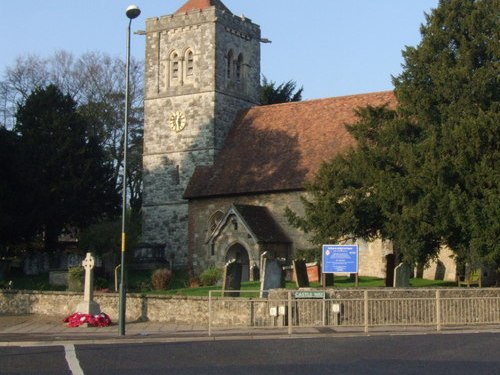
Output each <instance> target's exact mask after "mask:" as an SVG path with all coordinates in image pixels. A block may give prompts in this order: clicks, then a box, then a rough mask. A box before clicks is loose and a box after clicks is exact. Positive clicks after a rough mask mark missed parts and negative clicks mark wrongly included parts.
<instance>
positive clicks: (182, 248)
mask: <svg viewBox="0 0 500 375" xmlns="http://www.w3.org/2000/svg"><path fill="white" fill-rule="evenodd" d="M260 43H261V35H260V27H259V26H258V25H256V24H254V23H252V21H251V20H249V19H247V18H245V17H243V16H241V17H238V16H235V15H234V14H232V13H231V11H229V9H228V8H227V7H226V6H225V5H224V4H223V3H222V2H221V1H220V0H189V1H187V2H186V3H185V4H184V5H183V6H182V7H181V8H180V9H179V10H178V11H177V12H175V13H174V14H172V15H167V16H162V17H159V18H150V19H148V20H147V21H146V64H145V99H144V154H143V170H144V190H143V241H144V242H145V243H149V244H156V245H164V246H165V252H166V256H167V257H168V258H172V257H173V258H174V263H175V265H178V266H181V265H185V264H186V263H187V249H188V204H187V201H186V200H184V199H183V193H184V190H185V189H186V186H187V184H188V182H189V179H190V178H191V176H192V175H193V173H194V170H195V168H196V167H197V166H207V165H212V164H213V162H214V158H215V156H216V155H217V153H218V151H219V150H220V149H221V148H222V146H223V143H224V140H225V138H226V135H227V134H228V132H229V129H230V128H231V126H232V124H233V122H234V120H235V118H236V115H237V113H238V112H239V111H240V110H242V109H245V108H249V107H252V106H255V105H257V104H258V101H259V95H260ZM207 220H208V219H207Z"/></svg>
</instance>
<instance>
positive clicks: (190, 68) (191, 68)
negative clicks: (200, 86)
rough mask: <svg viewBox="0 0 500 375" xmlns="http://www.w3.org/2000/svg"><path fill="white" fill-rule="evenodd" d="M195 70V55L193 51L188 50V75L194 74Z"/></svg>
mask: <svg viewBox="0 0 500 375" xmlns="http://www.w3.org/2000/svg"><path fill="white" fill-rule="evenodd" d="M193 72H194V55H193V51H191V50H188V51H187V52H186V75H187V76H192V75H193Z"/></svg>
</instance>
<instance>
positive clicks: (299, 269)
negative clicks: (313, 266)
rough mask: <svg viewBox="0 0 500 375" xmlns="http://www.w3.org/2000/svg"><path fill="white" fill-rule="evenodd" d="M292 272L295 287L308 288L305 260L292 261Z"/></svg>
mask: <svg viewBox="0 0 500 375" xmlns="http://www.w3.org/2000/svg"><path fill="white" fill-rule="evenodd" d="M293 273H294V274H295V283H296V284H297V288H309V276H308V275H307V265H306V261H305V260H294V261H293Z"/></svg>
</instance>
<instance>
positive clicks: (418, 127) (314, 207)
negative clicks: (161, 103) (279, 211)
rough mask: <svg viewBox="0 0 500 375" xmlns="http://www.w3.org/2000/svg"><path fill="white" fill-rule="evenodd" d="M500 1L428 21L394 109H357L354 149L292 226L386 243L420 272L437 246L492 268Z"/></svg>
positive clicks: (498, 251) (499, 216)
mask: <svg viewBox="0 0 500 375" xmlns="http://www.w3.org/2000/svg"><path fill="white" fill-rule="evenodd" d="M499 7H500V2H499V1H498V0H493V1H482V0H477V1H470V0H449V1H444V0H443V1H441V2H440V4H439V6H438V8H437V9H435V10H433V11H432V13H431V14H430V15H428V16H427V24H426V25H424V26H422V29H421V32H422V41H421V43H420V44H419V45H418V46H417V47H415V48H413V47H408V48H406V50H405V51H404V53H403V54H404V58H405V65H404V71H403V73H402V74H401V75H400V76H399V77H396V78H395V79H394V84H395V95H396V97H397V99H398V108H397V109H396V110H390V109H388V108H386V107H380V108H364V109H361V110H359V111H358V115H359V120H358V122H357V123H355V124H352V125H351V126H349V127H348V130H349V132H350V133H351V134H352V135H353V137H354V138H355V139H356V141H357V144H358V145H357V148H356V149H354V150H351V151H349V152H347V153H346V154H344V155H338V156H336V157H335V158H334V159H333V160H331V161H330V162H328V163H325V164H324V165H323V166H322V167H321V169H320V171H319V172H318V174H317V176H316V178H315V180H314V181H313V182H312V183H311V185H310V186H309V187H308V190H309V196H308V199H304V204H305V209H306V213H305V216H304V217H299V216H297V215H296V214H294V213H293V212H291V211H290V210H288V212H287V215H288V217H289V219H290V221H291V222H292V223H293V224H295V225H296V226H298V227H301V228H303V229H304V230H305V231H307V232H308V233H309V234H310V235H311V238H312V241H313V242H314V243H317V244H321V243H326V241H328V242H330V241H332V240H334V241H342V240H346V239H353V238H364V239H367V240H370V239H373V238H375V237H381V238H383V239H385V240H392V241H393V242H394V245H395V249H396V250H397V251H398V253H399V254H400V256H401V257H402V258H403V259H405V260H407V261H410V262H419V263H422V264H424V263H425V262H426V261H428V260H429V259H431V258H433V257H435V256H436V255H437V253H438V252H439V249H440V247H441V246H443V245H448V246H450V247H451V248H452V249H453V250H454V251H455V253H456V254H457V257H458V259H459V260H463V261H468V262H470V263H474V264H476V263H477V262H478V261H480V262H481V263H493V264H496V265H497V267H499V266H500V194H499V186H498V184H499V181H500V166H499V163H498V160H499V156H500V155H499V152H500V151H499V148H498V144H497V143H498V140H499V139H500V126H499V124H500V114H499V109H500V103H499V93H500V90H499V87H500V85H499V82H498V79H499V74H498V72H499V71H500V69H499V68H500V24H499V23H500V18H499V17H498V9H499Z"/></svg>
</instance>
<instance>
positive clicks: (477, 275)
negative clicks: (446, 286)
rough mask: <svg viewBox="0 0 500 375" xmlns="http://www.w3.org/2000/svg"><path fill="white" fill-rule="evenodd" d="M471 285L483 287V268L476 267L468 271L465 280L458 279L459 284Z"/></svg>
mask: <svg viewBox="0 0 500 375" xmlns="http://www.w3.org/2000/svg"><path fill="white" fill-rule="evenodd" d="M464 285H466V286H467V287H470V286H471V285H477V286H479V287H480V288H481V270H480V269H475V270H470V271H469V272H466V274H465V277H464V279H463V280H460V279H459V280H458V286H464Z"/></svg>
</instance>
